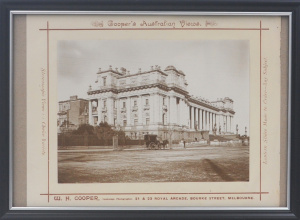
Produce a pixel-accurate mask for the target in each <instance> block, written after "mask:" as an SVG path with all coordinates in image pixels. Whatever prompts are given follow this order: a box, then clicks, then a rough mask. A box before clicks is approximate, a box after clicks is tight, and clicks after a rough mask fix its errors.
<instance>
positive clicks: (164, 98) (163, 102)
mask: <svg viewBox="0 0 300 220" xmlns="http://www.w3.org/2000/svg"><path fill="white" fill-rule="evenodd" d="M163 105H165V97H163Z"/></svg>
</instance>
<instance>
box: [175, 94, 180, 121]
mask: <svg viewBox="0 0 300 220" xmlns="http://www.w3.org/2000/svg"><path fill="white" fill-rule="evenodd" d="M180 106H181V100H180V99H179V103H178V104H177V98H176V109H177V124H178V125H181V120H180V118H181V117H180V113H181V109H180Z"/></svg>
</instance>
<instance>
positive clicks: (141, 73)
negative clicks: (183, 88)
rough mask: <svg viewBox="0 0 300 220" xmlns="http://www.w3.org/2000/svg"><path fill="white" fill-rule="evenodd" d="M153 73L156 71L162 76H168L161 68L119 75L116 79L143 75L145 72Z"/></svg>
mask: <svg viewBox="0 0 300 220" xmlns="http://www.w3.org/2000/svg"><path fill="white" fill-rule="evenodd" d="M152 72H153V73H154V72H158V73H160V74H162V75H164V76H168V74H166V73H164V72H162V71H161V70H150V71H145V72H140V73H135V74H128V75H122V76H119V77H118V79H123V78H127V77H131V76H139V75H143V74H147V73H152Z"/></svg>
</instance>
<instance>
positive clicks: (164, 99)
mask: <svg viewBox="0 0 300 220" xmlns="http://www.w3.org/2000/svg"><path fill="white" fill-rule="evenodd" d="M187 86H188V84H187V82H186V80H185V74H184V73H183V72H182V71H180V70H177V69H176V68H175V67H174V66H168V67H166V68H165V69H164V70H161V68H160V67H159V66H155V67H151V69H150V70H148V71H144V72H142V71H141V70H140V69H139V71H138V72H137V73H135V74H130V72H129V71H127V70H126V69H125V68H121V69H120V71H119V70H118V69H112V67H111V66H110V67H109V69H108V70H101V69H99V71H98V72H97V77H96V81H95V83H94V84H93V85H90V87H89V89H88V92H87V93H88V100H89V123H90V124H91V125H98V124H99V123H100V122H101V121H102V122H107V123H108V124H110V125H112V126H115V127H116V128H120V129H122V130H124V131H125V133H126V135H127V136H129V137H130V138H133V139H140V138H143V135H144V134H157V135H158V136H160V137H162V138H168V136H173V137H172V138H173V139H177V140H179V139H182V138H185V139H191V140H193V139H202V138H205V136H206V138H207V136H208V133H210V134H213V133H214V134H231V133H233V125H234V123H233V119H234V114H235V112H234V110H233V100H232V99H230V98H228V97H225V98H222V99H218V100H216V101H208V100H205V99H203V98H199V97H195V96H192V95H190V94H189V92H188V91H187Z"/></svg>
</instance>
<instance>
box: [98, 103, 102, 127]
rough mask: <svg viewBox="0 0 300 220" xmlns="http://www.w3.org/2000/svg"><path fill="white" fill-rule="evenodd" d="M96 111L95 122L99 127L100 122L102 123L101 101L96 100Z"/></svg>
mask: <svg viewBox="0 0 300 220" xmlns="http://www.w3.org/2000/svg"><path fill="white" fill-rule="evenodd" d="M97 110H98V121H97V125H99V124H100V122H101V121H102V105H101V99H98V106H97Z"/></svg>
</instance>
